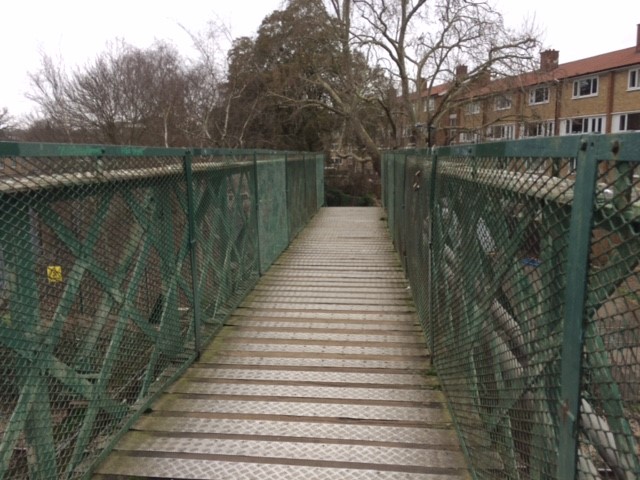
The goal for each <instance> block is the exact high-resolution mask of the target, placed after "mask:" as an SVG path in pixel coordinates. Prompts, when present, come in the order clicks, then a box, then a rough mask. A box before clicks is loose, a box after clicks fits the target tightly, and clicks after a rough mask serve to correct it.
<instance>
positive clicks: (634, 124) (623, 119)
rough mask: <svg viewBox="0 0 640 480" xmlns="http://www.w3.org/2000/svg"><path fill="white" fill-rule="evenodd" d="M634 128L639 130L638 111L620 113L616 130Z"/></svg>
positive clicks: (625, 130) (639, 118)
mask: <svg viewBox="0 0 640 480" xmlns="http://www.w3.org/2000/svg"><path fill="white" fill-rule="evenodd" d="M636 130H640V112H636V113H625V114H624V115H620V122H619V125H618V131H620V132H627V131H636Z"/></svg>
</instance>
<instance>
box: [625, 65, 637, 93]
mask: <svg viewBox="0 0 640 480" xmlns="http://www.w3.org/2000/svg"><path fill="white" fill-rule="evenodd" d="M627 86H628V87H627V89H628V90H640V68H632V69H631V70H629V79H628V83H627Z"/></svg>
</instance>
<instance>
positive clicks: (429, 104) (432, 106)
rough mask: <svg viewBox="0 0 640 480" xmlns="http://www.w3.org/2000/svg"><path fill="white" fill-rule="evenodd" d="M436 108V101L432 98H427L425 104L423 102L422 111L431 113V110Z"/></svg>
mask: <svg viewBox="0 0 640 480" xmlns="http://www.w3.org/2000/svg"><path fill="white" fill-rule="evenodd" d="M435 108H436V99H435V98H434V97H429V98H428V99H427V100H426V101H425V102H424V111H425V112H427V111H429V112H432V111H433V110H435Z"/></svg>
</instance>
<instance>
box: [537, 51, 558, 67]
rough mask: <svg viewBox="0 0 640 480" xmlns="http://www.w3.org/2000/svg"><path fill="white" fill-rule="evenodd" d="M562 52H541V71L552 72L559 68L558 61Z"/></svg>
mask: <svg viewBox="0 0 640 480" xmlns="http://www.w3.org/2000/svg"><path fill="white" fill-rule="evenodd" d="M559 58H560V52H558V50H545V51H543V52H540V70H542V71H543V72H550V71H551V70H554V69H556V68H558V59H559Z"/></svg>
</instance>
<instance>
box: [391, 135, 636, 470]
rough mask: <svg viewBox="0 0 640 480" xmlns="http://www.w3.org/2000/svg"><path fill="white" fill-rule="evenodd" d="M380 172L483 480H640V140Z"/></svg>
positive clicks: (530, 147)
mask: <svg viewBox="0 0 640 480" xmlns="http://www.w3.org/2000/svg"><path fill="white" fill-rule="evenodd" d="M583 141H584V142H587V143H586V145H587V146H588V148H587V149H586V150H584V151H582V150H580V148H581V145H582V143H583ZM576 165H577V171H576V170H575V169H574V168H575V166H576ZM418 170H420V171H421V172H422V175H424V174H425V172H426V171H427V170H430V171H431V178H429V181H426V180H423V181H420V182H417V183H418V187H419V188H416V182H415V181H414V180H415V175H416V172H417V171H418ZM382 172H383V192H384V195H383V196H384V205H385V207H386V209H387V216H388V224H389V228H390V229H391V230H392V233H393V238H394V241H395V244H396V248H397V249H398V250H399V252H401V253H402V254H406V267H405V268H406V270H407V276H408V278H409V281H410V283H411V289H412V293H413V295H414V298H415V299H416V305H417V306H418V313H419V315H420V317H421V318H420V320H421V323H422V325H423V327H424V328H425V333H426V335H427V338H428V341H429V345H430V348H431V353H432V358H433V362H434V366H435V368H436V371H437V373H438V376H439V377H440V379H441V380H442V383H443V388H444V390H445V392H446V394H447V400H448V402H449V406H450V409H451V412H452V416H453V418H454V421H455V423H456V426H457V429H458V432H459V434H460V438H461V441H462V444H463V448H464V451H465V454H466V455H467V457H468V460H469V464H470V466H471V467H472V474H473V476H474V477H475V478H487V479H493V478H510V479H511V478H514V479H529V478H531V479H549V478H617V479H631V478H639V477H640V460H639V449H638V448H639V447H638V446H639V444H640V429H639V427H638V426H639V425H640V407H639V406H638V405H639V404H638V401H637V399H638V398H640V374H639V373H638V372H639V371H640V360H639V359H640V347H638V346H639V345H640V321H639V320H638V319H639V318H640V240H639V239H640V135H639V134H637V133H630V134H620V135H596V136H588V137H585V138H584V139H583V138H581V137H577V136H567V137H554V138H538V139H527V140H522V141H516V142H496V143H491V144H481V145H456V146H450V147H443V148H438V149H435V150H434V151H433V152H428V151H418V150H415V151H403V152H397V151H396V152H388V153H385V154H384V156H383V164H382ZM402 177H404V178H402ZM412 182H413V183H412ZM424 190H427V191H426V192H425V191H424ZM402 206H404V209H403V208H402ZM427 250H428V251H429V252H430V259H429V262H428V263H427V264H426V265H425V263H424V262H423V260H422V256H423V255H424V252H425V251H427ZM422 304H425V307H422V306H421V305H422Z"/></svg>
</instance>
